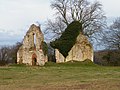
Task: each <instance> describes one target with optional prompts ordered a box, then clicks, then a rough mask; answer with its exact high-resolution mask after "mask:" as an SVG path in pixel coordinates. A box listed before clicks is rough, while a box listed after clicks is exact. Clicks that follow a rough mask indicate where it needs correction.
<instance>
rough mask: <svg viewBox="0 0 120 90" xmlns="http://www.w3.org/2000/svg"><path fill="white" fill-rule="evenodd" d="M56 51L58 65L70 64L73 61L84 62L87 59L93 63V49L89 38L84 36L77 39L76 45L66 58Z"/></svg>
mask: <svg viewBox="0 0 120 90" xmlns="http://www.w3.org/2000/svg"><path fill="white" fill-rule="evenodd" d="M55 51H56V52H55V55H56V62H57V63H62V62H68V61H71V60H75V61H84V60H86V59H89V60H91V61H93V47H92V45H91V44H90V42H89V41H88V39H87V37H86V36H84V35H82V34H80V35H79V36H78V37H77V39H76V43H75V45H74V46H73V47H72V49H71V50H70V51H69V53H68V56H67V57H66V58H64V56H63V55H62V54H61V53H60V52H59V51H58V50H57V49H56V50H55Z"/></svg>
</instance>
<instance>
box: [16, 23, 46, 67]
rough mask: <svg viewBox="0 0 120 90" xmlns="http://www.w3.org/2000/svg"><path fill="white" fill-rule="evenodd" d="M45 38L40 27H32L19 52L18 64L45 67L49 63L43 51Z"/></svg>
mask: <svg viewBox="0 0 120 90" xmlns="http://www.w3.org/2000/svg"><path fill="white" fill-rule="evenodd" d="M42 42H44V36H43V34H42V32H41V29H40V27H39V26H36V25H34V24H33V25H31V26H30V28H29V30H28V31H27V33H26V35H25V36H24V39H23V44H22V46H21V47H20V48H19V50H18V52H17V63H18V64H27V65H44V64H45V62H47V61H48V58H47V55H44V52H43V50H42Z"/></svg>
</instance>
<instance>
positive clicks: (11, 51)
mask: <svg viewBox="0 0 120 90" xmlns="http://www.w3.org/2000/svg"><path fill="white" fill-rule="evenodd" d="M21 45H22V44H21V43H20V42H17V43H16V44H15V45H12V46H3V47H1V48H0V63H3V64H7V63H16V62H17V51H18V49H19V47H20V46H21Z"/></svg>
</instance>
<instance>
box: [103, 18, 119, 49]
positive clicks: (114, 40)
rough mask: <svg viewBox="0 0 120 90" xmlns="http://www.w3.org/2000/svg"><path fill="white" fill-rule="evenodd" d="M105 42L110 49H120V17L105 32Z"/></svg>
mask: <svg viewBox="0 0 120 90" xmlns="http://www.w3.org/2000/svg"><path fill="white" fill-rule="evenodd" d="M103 42H104V44H105V46H106V47H107V48H108V49H117V50H120V17H118V18H116V19H115V21H114V22H113V24H112V25H110V27H109V28H108V30H107V31H106V32H105V34H104V37H103Z"/></svg>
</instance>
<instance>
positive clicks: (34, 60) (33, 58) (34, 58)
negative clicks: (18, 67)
mask: <svg viewBox="0 0 120 90" xmlns="http://www.w3.org/2000/svg"><path fill="white" fill-rule="evenodd" d="M32 65H33V66H36V65H37V56H36V54H33V55H32Z"/></svg>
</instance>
